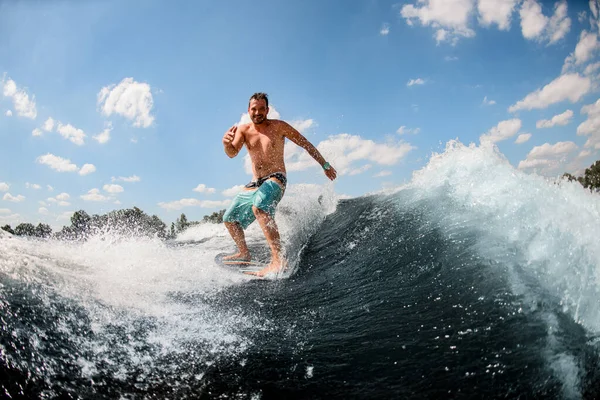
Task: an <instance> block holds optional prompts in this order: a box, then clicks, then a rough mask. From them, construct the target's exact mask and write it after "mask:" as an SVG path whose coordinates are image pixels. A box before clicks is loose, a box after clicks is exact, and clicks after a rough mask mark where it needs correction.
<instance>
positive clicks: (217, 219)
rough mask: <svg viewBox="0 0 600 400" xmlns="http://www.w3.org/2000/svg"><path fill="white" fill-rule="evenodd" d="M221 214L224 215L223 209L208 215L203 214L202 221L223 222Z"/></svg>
mask: <svg viewBox="0 0 600 400" xmlns="http://www.w3.org/2000/svg"><path fill="white" fill-rule="evenodd" d="M223 215H225V210H221V211H217V212H214V213H212V214H210V215H205V216H204V217H203V218H202V221H204V222H211V223H213V224H221V223H223Z"/></svg>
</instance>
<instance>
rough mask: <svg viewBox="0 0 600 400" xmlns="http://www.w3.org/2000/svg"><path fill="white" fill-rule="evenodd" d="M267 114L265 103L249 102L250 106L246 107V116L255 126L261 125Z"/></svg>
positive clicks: (267, 108)
mask: <svg viewBox="0 0 600 400" xmlns="http://www.w3.org/2000/svg"><path fill="white" fill-rule="evenodd" d="M268 113H269V107H267V102H266V101H264V100H255V99H252V100H250V105H249V106H248V115H250V119H251V120H252V122H254V123H255V124H262V123H263V122H265V121H266V119H267V114H268Z"/></svg>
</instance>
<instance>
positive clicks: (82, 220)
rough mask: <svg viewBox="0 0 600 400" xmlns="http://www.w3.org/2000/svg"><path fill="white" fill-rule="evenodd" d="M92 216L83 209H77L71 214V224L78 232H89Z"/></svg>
mask: <svg viewBox="0 0 600 400" xmlns="http://www.w3.org/2000/svg"><path fill="white" fill-rule="evenodd" d="M91 221H92V218H91V217H90V216H89V214H88V213H86V212H85V211H83V210H79V211H75V212H74V213H73V215H72V216H71V226H72V227H73V229H74V231H75V232H76V234H83V233H88V232H89V229H90V222H91Z"/></svg>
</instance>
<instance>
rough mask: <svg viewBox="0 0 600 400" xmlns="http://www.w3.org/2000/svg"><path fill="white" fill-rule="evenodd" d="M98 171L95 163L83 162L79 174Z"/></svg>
mask: <svg viewBox="0 0 600 400" xmlns="http://www.w3.org/2000/svg"><path fill="white" fill-rule="evenodd" d="M92 172H96V166H95V165H94V164H83V166H82V167H81V169H80V170H79V175H81V176H84V175H88V174H91V173H92Z"/></svg>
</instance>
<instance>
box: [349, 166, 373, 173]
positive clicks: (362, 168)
mask: <svg viewBox="0 0 600 400" xmlns="http://www.w3.org/2000/svg"><path fill="white" fill-rule="evenodd" d="M372 167H373V166H372V165H371V164H367V165H363V166H362V167H358V168H354V169H351V170H350V171H348V175H349V176H353V175H358V174H362V173H363V172H366V171H368V170H370V169H371V168H372Z"/></svg>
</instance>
